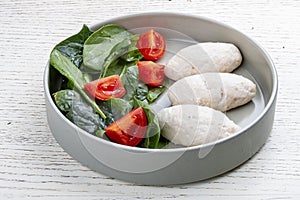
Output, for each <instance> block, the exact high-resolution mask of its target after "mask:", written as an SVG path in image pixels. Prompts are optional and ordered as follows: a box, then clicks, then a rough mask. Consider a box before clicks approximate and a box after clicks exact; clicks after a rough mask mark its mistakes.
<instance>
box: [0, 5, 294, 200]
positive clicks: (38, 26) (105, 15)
mask: <svg viewBox="0 0 300 200" xmlns="http://www.w3.org/2000/svg"><path fill="white" fill-rule="evenodd" d="M141 11H174V12H181V13H189V14H194V15H198V16H206V17H209V18H213V19H216V20H219V21H222V22H224V23H226V24H228V25H231V26H233V27H235V28H236V29H239V30H241V31H242V32H244V33H245V34H247V35H248V36H250V37H252V38H253V39H254V40H256V41H257V42H258V43H259V44H261V45H262V46H263V47H264V48H265V49H266V50H267V52H268V53H269V54H270V56H271V57H272V59H273V61H274V63H275V65H276V67H277V70H278V75H279V83H280V84H279V93H278V101H277V108H276V115H275V122H274V127H273V130H272V133H271V137H270V138H269V139H268V141H267V143H266V145H265V146H264V147H263V148H262V149H261V151H260V152H259V153H258V154H256V155H255V156H254V157H253V158H252V159H251V160H249V161H248V162H247V163H245V164H244V165H242V166H240V167H238V168H237V169H235V170H233V171H231V172H229V173H226V174H224V175H222V176H219V177H217V178H213V179H210V180H206V181H203V182H198V183H193V184H187V185H179V186H165V187H149V186H147V187H146V186H140V185H135V184H131V183H126V182H121V181H118V180H114V179H111V178H108V177H106V176H103V175H101V174H98V173H95V172H93V171H91V170H89V169H88V168H86V167H83V166H82V165H80V164H79V163H78V162H77V161H75V160H73V159H72V158H71V157H70V156H69V155H68V154H67V153H65V152H64V151H63V149H62V148H61V147H60V146H59V145H58V144H57V143H56V141H55V139H54V138H53V137H52V135H51V132H50V130H49V128H48V126H47V121H46V110H45V102H44V95H43V85H42V84H43V82H42V79H43V70H44V66H45V64H46V62H47V59H48V57H49V54H50V51H51V49H52V48H53V47H54V45H55V44H57V43H58V42H59V41H61V40H63V39H64V38H66V37H68V36H70V35H72V34H74V33H76V32H77V31H78V30H80V28H81V26H82V24H83V23H86V24H87V25H91V24H94V23H96V22H99V21H102V20H105V19H109V18H111V17H115V16H121V15H125V14H133V13H139V12H141ZM299 19H300V3H299V1H293V0H286V1H283V0H278V1H276V0H263V1H255V0H252V1H248V2H247V3H245V1H224V0H215V1H197V0H189V1H187V0H172V1H168V0H145V1H138V0H133V1H121V0H118V1H113V0H102V1H96V0H95V1H93V0H89V1H71V0H63V1H61V0H48V1H34V0H22V1H21V0H11V1H6V0H1V2H0V22H1V26H0V44H1V45H0V47H1V48H0V119H1V120H0V199H51V200H52V199H129V198H140V199H156V198H158V199H173V198H178V199H195V198H201V197H205V199H240V198H241V197H246V198H248V199H299V198H300V190H299V188H300V139H299V138H300V115H299V113H300V93H299V87H300V80H299V74H300V57H299V55H300V42H299V41H300V34H299V32H300V23H299Z"/></svg>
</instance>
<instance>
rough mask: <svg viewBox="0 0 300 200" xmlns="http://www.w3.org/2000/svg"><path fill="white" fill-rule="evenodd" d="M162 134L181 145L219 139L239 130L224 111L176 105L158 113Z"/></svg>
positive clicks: (193, 144)
mask: <svg viewBox="0 0 300 200" xmlns="http://www.w3.org/2000/svg"><path fill="white" fill-rule="evenodd" d="M158 119H159V124H160V127H161V129H162V135H163V136H164V137H165V138H167V139H168V140H170V141H171V142H173V143H174V144H179V145H183V146H195V145H201V144H205V143H209V142H213V141H216V140H219V139H221V138H224V137H227V136H229V135H231V134H233V133H235V132H237V131H239V130H240V127H239V126H238V125H236V124H235V123H234V122H233V121H231V120H230V119H229V118H228V117H227V116H226V115H225V114H224V113H222V112H220V111H217V110H214V109H212V108H209V107H205V106H197V105H177V106H172V107H169V108H165V109H163V110H161V111H160V112H159V113H158Z"/></svg>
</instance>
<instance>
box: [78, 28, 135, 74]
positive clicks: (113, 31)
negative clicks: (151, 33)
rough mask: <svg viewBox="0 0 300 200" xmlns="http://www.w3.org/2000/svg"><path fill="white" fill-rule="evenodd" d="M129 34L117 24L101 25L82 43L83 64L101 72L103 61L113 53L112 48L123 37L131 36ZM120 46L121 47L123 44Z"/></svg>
mask: <svg viewBox="0 0 300 200" xmlns="http://www.w3.org/2000/svg"><path fill="white" fill-rule="evenodd" d="M131 36H132V34H131V33H130V32H128V31H127V30H126V29H124V28H123V27H121V26H119V25H117V24H108V25H104V26H102V27H101V28H100V29H98V30H97V31H96V32H94V33H93V34H92V35H91V36H90V37H89V38H88V39H87V40H86V41H85V43H84V47H83V63H84V65H86V66H87V67H89V68H91V69H94V70H98V71H99V72H102V71H103V70H104V63H105V61H106V59H107V58H108V57H109V55H110V54H111V53H113V52H112V50H113V48H114V47H115V46H116V45H118V44H119V43H120V42H122V41H124V40H125V39H128V38H131ZM127 42H128V41H127ZM130 44H131V43H130V42H129V43H125V44H124V46H126V48H129V46H130ZM121 46H122V47H123V44H122V45H121ZM121 46H120V47H121ZM116 48H117V47H116ZM106 65H107V64H106Z"/></svg>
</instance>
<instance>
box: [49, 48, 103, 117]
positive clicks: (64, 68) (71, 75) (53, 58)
mask: <svg viewBox="0 0 300 200" xmlns="http://www.w3.org/2000/svg"><path fill="white" fill-rule="evenodd" d="M50 64H51V66H53V67H54V68H55V69H56V70H58V71H59V72H60V73H61V74H62V75H63V76H65V77H66V78H68V80H69V81H70V82H71V83H72V84H73V85H74V88H75V89H77V90H78V92H79V93H80V94H81V95H82V96H83V97H84V99H85V100H86V101H87V102H89V103H90V104H91V106H92V107H93V108H94V109H95V110H96V111H97V112H98V113H99V114H100V116H101V117H102V118H104V119H105V118H106V116H105V114H104V113H103V112H102V110H101V109H100V108H99V107H98V105H97V104H96V102H95V101H93V100H92V99H90V97H89V96H88V95H87V94H86V93H85V92H84V91H83V87H84V84H85V83H86V79H85V78H84V76H83V74H82V72H81V71H80V70H79V69H78V68H77V67H76V66H75V65H74V64H73V63H72V61H71V60H70V59H69V58H67V57H65V56H64V55H62V54H61V53H60V52H59V51H58V50H56V49H54V50H53V51H52V52H51V55H50Z"/></svg>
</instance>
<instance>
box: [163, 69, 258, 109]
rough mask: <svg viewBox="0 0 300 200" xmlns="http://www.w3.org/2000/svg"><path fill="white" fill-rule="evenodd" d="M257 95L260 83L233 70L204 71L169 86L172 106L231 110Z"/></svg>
mask: <svg viewBox="0 0 300 200" xmlns="http://www.w3.org/2000/svg"><path fill="white" fill-rule="evenodd" d="M255 95H256V85H255V84H254V83H253V82H252V81H251V80H249V79H247V78H245V77H243V76H240V75H237V74H233V73H204V74H197V75H193V76H188V77H185V78H183V79H180V80H179V81H176V82H175V83H174V84H173V85H172V86H171V87H170V88H169V89H168V96H169V99H170V101H171V103H172V105H179V104H195V105H200V106H208V107H210V108H213V109H216V110H220V111H227V110H230V109H232V108H235V107H238V106H241V105H244V104H246V103H248V102H249V101H251V99H252V98H253V97H255Z"/></svg>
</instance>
